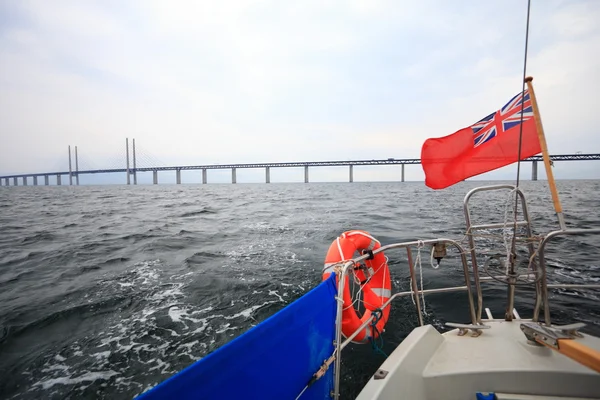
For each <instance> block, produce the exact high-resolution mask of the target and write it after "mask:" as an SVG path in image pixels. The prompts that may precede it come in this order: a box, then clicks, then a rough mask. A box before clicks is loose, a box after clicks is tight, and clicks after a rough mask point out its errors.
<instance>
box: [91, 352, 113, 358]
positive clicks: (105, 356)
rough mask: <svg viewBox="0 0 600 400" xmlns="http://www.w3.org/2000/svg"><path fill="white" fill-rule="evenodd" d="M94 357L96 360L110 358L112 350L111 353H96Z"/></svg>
mask: <svg viewBox="0 0 600 400" xmlns="http://www.w3.org/2000/svg"><path fill="white" fill-rule="evenodd" d="M92 356H94V357H96V358H108V356H110V350H109V351H101V352H100V353H94V354H92Z"/></svg>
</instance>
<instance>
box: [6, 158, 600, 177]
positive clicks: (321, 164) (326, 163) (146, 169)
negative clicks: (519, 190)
mask: <svg viewBox="0 0 600 400" xmlns="http://www.w3.org/2000/svg"><path fill="white" fill-rule="evenodd" d="M550 159H551V160H552V161H589V160H600V154H557V155H551V156H550ZM542 160H543V159H542V156H533V157H529V158H527V159H525V160H523V161H525V162H532V161H542ZM409 164H421V159H419V158H407V159H395V158H394V159H383V160H345V161H294V162H280V163H244V164H207V165H181V166H171V167H144V168H135V169H134V168H129V172H130V173H132V172H134V171H136V172H152V171H185V170H198V169H200V170H205V169H234V168H236V169H237V168H290V167H336V166H355V165H357V166H359V165H409ZM119 172H127V168H114V169H91V170H83V171H72V175H76V174H78V175H83V174H106V173H119ZM48 175H67V176H68V175H69V171H56V172H39V173H29V174H16V175H4V176H0V179H13V178H28V177H30V176H31V177H39V176H48Z"/></svg>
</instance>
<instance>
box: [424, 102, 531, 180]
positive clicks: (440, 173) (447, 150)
mask: <svg viewBox="0 0 600 400" xmlns="http://www.w3.org/2000/svg"><path fill="white" fill-rule="evenodd" d="M523 97H524V98H525V104H523V105H522V99H523ZM521 111H523V138H522V142H521V160H523V159H525V158H528V157H531V156H533V155H536V154H537V153H540V152H541V151H542V150H541V148H540V141H539V139H538V133H537V128H536V125H535V119H534V118H533V108H532V105H531V99H530V97H529V91H527V90H526V91H525V93H524V96H523V95H522V94H521V93H519V94H518V95H516V96H515V97H513V98H512V99H511V100H510V101H509V102H508V103H507V104H506V105H505V106H504V107H502V108H501V109H500V110H498V111H496V112H495V113H492V114H490V115H488V116H487V117H485V118H483V119H482V120H481V121H479V122H477V123H475V124H473V125H471V126H469V127H467V128H464V129H461V130H459V131H457V132H455V133H453V134H452V135H448V136H444V137H441V138H434V139H427V140H426V141H425V143H423V148H422V149H421V165H422V166H423V171H425V184H426V185H427V186H429V187H430V188H432V189H443V188H446V187H448V186H451V185H454V184H455V183H457V182H460V181H462V180H465V179H467V178H469V177H471V176H475V175H479V174H482V173H484V172H488V171H491V170H494V169H496V168H500V167H504V166H505V165H509V164H512V163H514V162H517V161H518V158H519V156H518V153H519V132H520V124H521Z"/></svg>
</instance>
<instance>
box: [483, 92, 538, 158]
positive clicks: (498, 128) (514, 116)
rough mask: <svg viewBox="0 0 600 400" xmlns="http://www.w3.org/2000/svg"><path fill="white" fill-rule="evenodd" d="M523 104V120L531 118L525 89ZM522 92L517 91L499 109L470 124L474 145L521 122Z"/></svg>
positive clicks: (527, 93)
mask: <svg viewBox="0 0 600 400" xmlns="http://www.w3.org/2000/svg"><path fill="white" fill-rule="evenodd" d="M524 95H525V104H524V105H523V110H522V111H523V122H525V121H527V120H529V119H531V118H533V108H532V106H531V99H530V98H529V91H528V90H525V93H524ZM522 99H523V94H522V93H519V94H518V95H516V96H515V97H513V98H512V99H511V100H510V101H509V102H508V103H506V105H505V106H504V107H502V108H501V109H500V110H498V111H496V112H494V113H491V114H490V115H488V116H487V117H485V118H483V119H482V120H481V121H478V122H476V123H475V124H473V125H472V126H471V129H472V130H473V140H474V147H478V146H481V145H482V144H484V143H486V142H488V141H490V140H492V139H493V138H495V137H496V136H498V135H501V134H502V133H503V132H506V131H507V130H509V129H511V128H514V127H515V126H518V125H519V124H520V123H521V104H522Z"/></svg>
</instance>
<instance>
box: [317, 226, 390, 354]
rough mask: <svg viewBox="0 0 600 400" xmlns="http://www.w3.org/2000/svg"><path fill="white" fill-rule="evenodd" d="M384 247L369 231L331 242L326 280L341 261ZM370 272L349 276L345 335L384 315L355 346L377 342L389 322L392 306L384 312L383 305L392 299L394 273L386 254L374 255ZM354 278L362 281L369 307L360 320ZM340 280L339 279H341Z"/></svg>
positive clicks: (326, 267) (346, 289) (346, 295)
mask: <svg viewBox="0 0 600 400" xmlns="http://www.w3.org/2000/svg"><path fill="white" fill-rule="evenodd" d="M380 247H381V243H379V241H378V240H377V239H375V238H374V237H372V236H371V235H370V234H369V233H368V232H365V231H359V230H354V231H347V232H344V233H342V234H341V235H340V237H338V238H337V239H336V240H334V241H333V243H331V246H329V250H328V251H327V256H326V257H325V268H324V269H323V280H326V279H327V278H329V276H330V275H331V274H332V273H334V266H335V265H336V264H339V263H340V261H346V260H350V259H352V258H355V253H356V252H358V253H359V255H360V254H362V253H363V251H368V250H376V249H378V248H380ZM364 263H365V264H366V267H367V268H366V272H365V270H364V269H354V270H353V271H351V272H350V273H348V274H347V275H346V284H345V286H344V293H343V299H344V306H343V312H342V333H343V334H344V336H345V337H349V336H350V335H351V334H352V333H354V332H355V331H356V330H357V329H358V328H359V327H360V325H361V324H362V323H363V322H365V321H366V320H367V319H369V318H371V315H372V314H373V312H381V315H380V317H379V319H378V320H376V321H377V323H376V324H375V327H373V326H371V324H369V325H367V326H366V327H365V329H364V330H363V331H362V332H360V333H359V334H358V335H357V336H356V337H355V338H354V339H353V340H352V341H353V342H354V343H366V342H368V341H369V339H376V338H377V337H378V336H379V335H380V334H381V332H383V328H384V327H385V324H386V322H387V320H388V317H389V314H390V307H386V308H385V309H383V310H381V307H382V306H383V304H384V303H385V302H386V301H387V300H388V299H389V298H390V296H391V292H392V281H391V279H390V270H389V267H388V264H387V258H386V257H385V255H384V254H383V252H380V253H377V254H375V255H373V258H372V259H370V260H366V261H365V262H364ZM352 273H354V275H355V276H356V277H357V278H358V279H359V280H360V282H361V287H362V292H363V293H362V294H363V301H364V306H365V313H364V314H363V316H362V317H359V316H358V314H357V312H356V309H355V308H354V304H353V301H352V293H351V292H350V285H349V283H350V282H349V281H348V279H349V277H350V275H351V274H352ZM338 279H339V277H338Z"/></svg>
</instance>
